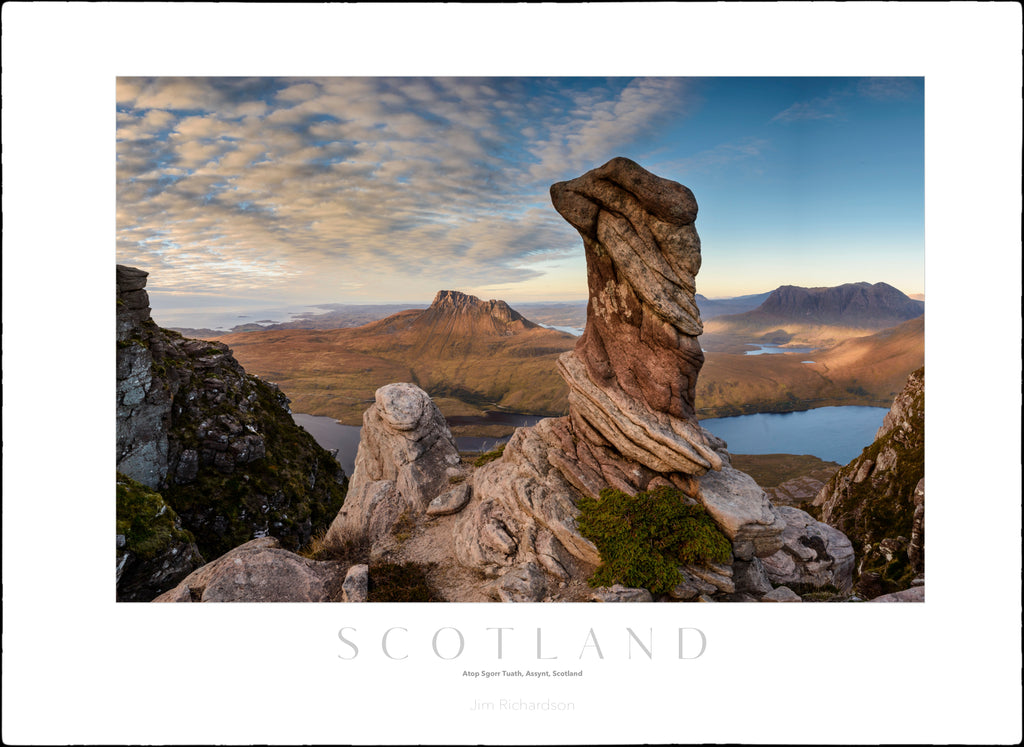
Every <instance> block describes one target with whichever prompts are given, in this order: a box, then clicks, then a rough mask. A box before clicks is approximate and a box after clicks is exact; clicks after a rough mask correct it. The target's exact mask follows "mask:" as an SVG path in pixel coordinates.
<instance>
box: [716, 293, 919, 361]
mask: <svg viewBox="0 0 1024 747" xmlns="http://www.w3.org/2000/svg"><path fill="white" fill-rule="evenodd" d="M923 314H924V302H923V301H917V300H914V299H912V298H910V297H909V296H907V295H906V294H904V293H902V292H901V291H899V290H897V289H896V288H893V287H892V286H891V285H888V284H886V283H875V284H874V285H871V284H870V283H846V284H844V285H838V286H835V287H831V288H800V287H798V286H794V285H784V286H781V287H779V288H776V289H775V290H774V291H772V292H771V293H770V294H769V295H768V297H767V298H766V299H765V300H764V303H762V304H761V305H760V306H758V307H757V308H756V309H752V310H751V311H746V312H744V313H742V314H729V315H726V316H722V317H717V318H715V319H712V320H710V321H708V322H707V323H706V324H705V326H704V332H705V336H704V338H703V342H704V348H705V349H706V350H713V351H719V352H738V351H735V350H731V349H729V347H728V346H729V345H735V344H737V343H752V342H764V343H771V344H780V345H781V344H787V343H788V344H793V345H796V344H808V345H813V346H816V347H822V346H825V345H834V344H837V343H839V342H842V341H843V340H846V339H849V338H851V337H861V336H864V335H867V334H871V333H872V332H877V331H878V330H881V329H886V328H889V327H894V326H896V325H898V324H901V323H903V322H905V321H907V320H909V319H914V318H916V317H919V316H921V315H923Z"/></svg>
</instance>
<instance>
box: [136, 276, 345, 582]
mask: <svg viewBox="0 0 1024 747" xmlns="http://www.w3.org/2000/svg"><path fill="white" fill-rule="evenodd" d="M146 277H147V273H145V272H143V271H141V270H138V269H135V268H130V267H124V266H120V265H119V266H118V267H117V443H116V451H117V470H118V472H120V473H122V474H124V475H125V476H127V477H129V478H132V479H134V480H137V481H138V482H139V483H141V484H143V485H145V486H147V487H149V488H151V489H153V490H156V491H159V493H160V495H161V496H162V498H163V500H164V501H166V503H167V505H168V506H169V507H170V508H172V509H173V510H174V512H175V513H176V514H177V516H178V517H179V518H180V521H181V525H182V527H183V528H184V529H186V530H188V531H189V532H191V534H192V535H193V536H194V537H195V542H196V545H197V546H198V548H199V550H200V551H201V552H202V554H203V555H204V556H205V557H216V556H218V555H221V554H222V553H224V552H226V551H227V550H230V549H231V548H233V547H235V546H237V545H239V544H241V543H243V542H245V541H247V540H250V539H253V538H254V537H260V536H274V537H277V538H278V539H280V540H281V542H282V543H283V544H284V546H286V547H290V548H292V549H295V548H297V547H299V546H301V545H304V544H306V543H307V542H308V541H309V539H310V537H311V535H312V533H313V531H314V530H315V529H320V528H324V527H326V526H327V524H328V523H329V522H330V520H331V519H332V518H333V517H334V515H335V514H336V513H337V511H338V509H339V508H340V506H341V503H342V501H343V500H344V484H345V475H344V473H343V472H342V471H341V468H340V466H339V465H338V463H337V461H336V460H335V459H334V458H333V457H332V456H331V454H330V453H329V452H327V451H326V450H324V449H323V448H321V447H320V446H319V445H318V444H317V443H316V441H315V440H314V439H313V437H312V436H310V435H309V434H308V433H306V432H305V431H304V430H303V429H301V428H300V427H298V426H297V425H296V424H295V423H294V421H293V420H292V417H291V414H290V412H289V410H288V400H287V398H286V397H285V396H284V395H283V394H282V393H281V392H280V390H278V389H277V387H275V386H274V385H272V384H269V383H267V382H265V381H263V380H261V379H259V378H257V377H255V376H250V375H248V374H246V372H245V370H244V369H243V368H242V367H241V366H240V365H239V364H238V363H237V362H236V361H235V359H234V357H233V356H232V354H231V351H230V350H229V349H228V347H227V346H226V345H223V344H221V343H217V342H209V341H205V340H189V339H186V338H184V337H182V336H181V335H179V334H177V333H175V332H171V331H169V330H166V329H162V328H161V327H159V326H157V324H156V323H155V322H154V321H153V320H152V318H151V317H150V311H149V301H148V295H147V293H146V290H145V284H146ZM165 588H166V587H165Z"/></svg>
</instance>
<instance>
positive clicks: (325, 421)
mask: <svg viewBox="0 0 1024 747" xmlns="http://www.w3.org/2000/svg"><path fill="white" fill-rule="evenodd" d="M886 412H888V410H887V409H886V408H884V407H819V408H818V409H816V410H805V411H804V412H786V413H757V414H754V415H738V416H736V417H732V418H708V419H707V420H702V421H701V425H703V426H704V427H705V428H707V429H708V430H709V431H711V432H712V433H713V434H715V435H716V436H718V437H719V438H722V439H725V441H726V443H728V444H729V451H730V452H732V453H733V454H811V455H812V456H816V457H818V458H819V459H824V460H826V461H830V462H838V463H839V464H846V463H847V462H850V461H851V460H853V459H854V458H856V457H857V456H859V455H860V452H861V450H862V449H863V448H864V447H865V446H868V445H869V444H870V443H871V442H872V441H874V439H875V432H876V431H877V430H878V428H879V426H881V425H882V418H884V417H885V413H886ZM292 417H293V418H294V419H295V422H296V423H298V424H299V425H301V426H302V427H303V428H305V429H306V430H307V431H309V433H310V434H311V435H312V436H313V438H315V439H316V440H317V443H319V444H320V445H321V446H323V447H324V448H325V449H336V450H337V458H338V461H339V462H340V463H341V466H342V468H343V469H344V470H345V474H347V475H349V476H351V475H352V470H353V469H354V468H355V460H356V451H357V450H358V448H359V430H360V429H359V427H358V426H354V425H342V424H340V423H338V422H336V421H335V420H334V418H328V417H320V416H317V415H303V414H301V413H296V414H295V415H293V416H292ZM540 419H541V418H539V417H536V416H533V415H520V414H515V413H488V415H487V416H485V417H452V418H449V422H450V423H451V424H452V425H473V424H479V425H493V424H497V423H500V424H502V425H512V426H516V427H520V426H529V425H533V424H534V423H536V422H537V421H538V420H540ZM507 440H508V439H505V438H470V437H460V438H457V439H455V441H456V445H457V446H458V447H459V449H460V450H461V451H489V450H491V449H493V448H494V447H495V446H497V445H498V444H500V443H503V442H504V441H507Z"/></svg>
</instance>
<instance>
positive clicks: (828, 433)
mask: <svg viewBox="0 0 1024 747" xmlns="http://www.w3.org/2000/svg"><path fill="white" fill-rule="evenodd" d="M888 411H889V410H888V408H885V407H854V406H846V407H819V408H817V409H815V410H805V411H803V412H783V413H776V412H762V413H756V414H754V415H738V416H736V417H733V418H708V419H706V420H702V421H700V424H701V425H702V426H704V427H705V428H707V429H708V430H709V431H711V432H712V433H713V434H715V435H716V436H718V437H719V438H722V439H725V441H726V443H728V444H729V451H730V452H731V453H733V454H811V455H812V456H816V457H818V458H819V459H824V460H826V461H829V462H838V463H839V464H847V463H848V462H850V461H851V460H853V459H855V458H856V457H858V456H860V452H861V450H862V449H863V448H864V447H865V446H868V445H869V444H870V443H871V442H872V441H874V440H875V432H876V431H878V429H879V427H880V426H881V425H882V419H883V418H884V417H885V413H887V412H888Z"/></svg>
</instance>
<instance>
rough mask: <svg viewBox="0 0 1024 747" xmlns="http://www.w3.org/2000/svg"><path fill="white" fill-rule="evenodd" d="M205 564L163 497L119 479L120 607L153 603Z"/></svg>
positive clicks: (122, 478) (191, 538)
mask: <svg viewBox="0 0 1024 747" xmlns="http://www.w3.org/2000/svg"><path fill="white" fill-rule="evenodd" d="M204 562H205V561H204V560H203V556H202V555H201V554H200V552H199V548H197V547H196V544H195V539H194V538H193V537H192V533H191V532H189V531H187V530H185V529H183V528H182V526H181V520H180V519H179V518H178V515H177V514H176V513H175V512H174V509H172V508H171V507H170V506H168V505H167V504H166V503H165V502H164V499H163V496H161V495H160V494H159V493H157V492H156V491H155V490H152V489H150V488H148V487H146V486H145V485H143V484H142V483H139V482H136V481H135V480H132V479H131V478H129V477H126V476H125V475H121V474H118V476H117V581H116V583H117V601H119V602H148V601H150V600H151V599H153V597H155V596H156V595H157V594H159V593H160V592H162V591H164V590H165V589H168V588H170V587H172V586H174V585H175V584H176V583H178V582H179V581H181V580H182V579H183V578H184V577H185V576H187V575H188V574H189V573H191V572H192V571H194V570H195V569H196V568H199V567H200V566H201V565H203V563H204Z"/></svg>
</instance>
